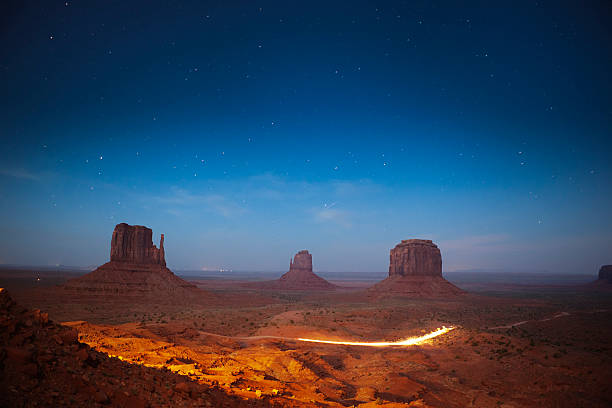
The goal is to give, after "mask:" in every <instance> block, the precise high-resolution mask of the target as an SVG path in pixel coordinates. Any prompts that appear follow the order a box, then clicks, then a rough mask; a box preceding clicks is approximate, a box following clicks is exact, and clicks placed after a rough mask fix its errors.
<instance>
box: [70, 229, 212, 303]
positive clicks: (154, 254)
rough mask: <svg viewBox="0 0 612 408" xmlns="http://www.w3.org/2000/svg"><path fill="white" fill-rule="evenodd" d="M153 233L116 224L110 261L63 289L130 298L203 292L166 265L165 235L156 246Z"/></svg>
mask: <svg viewBox="0 0 612 408" xmlns="http://www.w3.org/2000/svg"><path fill="white" fill-rule="evenodd" d="M152 237H153V232H152V231H151V229H150V228H147V227H143V226H140V225H128V224H125V223H121V224H117V226H116V227H115V230H114V231H113V237H112V239H111V251H110V259H111V260H110V262H107V263H105V264H104V265H102V266H100V267H98V268H97V269H96V270H94V271H92V272H90V273H88V274H87V275H85V276H82V277H79V278H76V279H71V280H69V281H68V282H66V284H65V285H64V289H65V290H69V291H77V292H78V293H81V294H94V295H95V294H98V295H105V296H108V295H121V296H122V297H130V298H139V297H140V298H145V299H146V298H149V299H151V298H159V300H160V301H164V300H165V301H173V302H175V301H187V300H191V301H193V300H194V299H197V298H199V297H201V296H202V295H206V294H207V293H206V292H205V291H202V290H200V289H197V288H196V286H195V285H193V284H191V283H189V282H186V281H184V280H183V279H181V278H179V277H178V276H176V275H175V274H174V273H172V271H171V270H170V269H168V268H167V267H166V259H165V253H164V235H163V234H162V235H161V240H160V244H159V248H157V247H156V246H155V245H153V240H152Z"/></svg>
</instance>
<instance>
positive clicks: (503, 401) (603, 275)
mask: <svg viewBox="0 0 612 408" xmlns="http://www.w3.org/2000/svg"><path fill="white" fill-rule="evenodd" d="M160 252H161V254H162V256H161V257H160V256H159V254H160ZM110 259H111V261H110V262H109V263H108V264H105V265H103V266H101V267H100V268H98V269H96V270H95V271H93V272H91V273H89V274H86V275H84V276H79V277H73V278H71V279H68V276H69V275H68V276H67V274H66V273H64V272H61V271H60V272H51V271H46V272H45V271H23V270H22V271H10V270H3V271H2V275H0V276H1V277H2V278H1V280H0V282H1V283H2V286H3V287H5V288H8V289H3V291H2V297H3V298H2V300H3V303H2V307H3V309H2V319H3V320H2V322H1V323H0V324H2V326H3V327H4V330H3V335H2V336H3V337H2V354H0V356H1V361H2V367H3V377H2V388H3V390H4V391H3V393H2V399H3V404H5V405H7V406H37V405H43V406H46V405H54V406H59V405H69V404H77V405H81V406H103V405H105V404H110V405H112V406H130V407H132V406H143V407H146V406H165V405H168V404H170V405H176V406H278V407H292V406H305V407H306V406H319V407H350V406H355V407H378V406H387V407H399V406H411V407H467V406H473V407H528V406H541V407H566V406H567V407H569V406H585V407H586V406H589V407H599V406H601V407H604V406H609V405H610V403H612V400H611V399H610V398H611V397H610V395H611V393H610V391H611V389H610V383H609V381H608V380H607V379H608V378H609V375H610V373H611V372H610V364H611V363H612V349H611V348H610V344H611V341H612V326H610V324H609V321H610V318H611V317H612V309H611V307H612V297H611V296H610V294H612V291H611V290H610V286H611V284H610V280H609V272H608V271H609V266H604V267H602V269H601V272H600V274H599V279H598V280H597V282H593V283H590V284H585V285H573V286H567V285H565V286H561V287H554V286H550V285H549V287H546V286H545V285H544V286H541V287H538V286H534V287H533V290H532V291H531V292H527V294H525V293H524V292H521V293H523V294H522V295H518V296H517V294H516V293H515V292H513V291H512V290H510V289H508V290H506V291H505V292H504V291H501V292H497V294H496V295H494V296H492V295H488V294H485V293H483V292H482V287H481V291H477V292H470V291H465V290H461V289H460V288H459V287H457V286H455V285H453V284H452V283H450V282H448V281H447V280H446V279H444V278H443V277H442V273H441V266H442V258H441V254H440V251H439V249H438V248H437V246H436V245H435V244H434V243H432V242H431V241H423V240H417V239H411V240H405V241H402V242H401V243H400V244H398V245H397V246H396V247H395V248H394V249H392V250H391V254H390V267H389V277H388V278H387V279H385V280H383V281H382V282H380V283H375V284H373V285H371V286H370V287H366V288H360V287H359V285H357V286H356V287H355V285H353V286H352V285H350V283H349V284H347V281H341V282H338V284H333V283H329V282H327V281H325V280H323V279H322V278H320V277H318V276H317V275H316V274H315V273H313V270H312V255H311V254H309V253H308V252H307V251H299V252H298V253H297V254H296V256H295V258H294V259H292V260H291V263H290V271H289V272H288V273H287V274H285V275H284V277H283V278H281V279H279V281H271V282H272V283H267V282H246V281H235V280H220V279H215V280H209V279H205V278H204V277H201V278H193V277H192V278H191V279H190V281H189V282H188V281H185V280H183V279H180V278H179V277H177V276H175V275H174V274H173V273H172V272H171V271H170V270H168V269H167V268H165V260H164V258H163V244H162V246H161V247H160V248H159V249H158V248H156V247H155V246H154V245H153V244H152V242H151V230H150V229H148V228H146V227H139V226H129V225H127V224H119V225H117V227H116V228H115V231H114V233H113V238H112V242H111V257H110ZM15 276H19V279H17V278H15ZM47 280H48V281H49V283H48V284H47V283H46V281H47ZM62 280H64V282H62ZM292 280H295V281H296V282H299V285H297V284H295V285H294V284H293V283H292V282H291V281H292ZM24 281H26V282H24ZM287 281H289V283H287V284H286V285H287V286H285V287H283V286H282V285H283V283H282V282H287ZM41 282H42V283H41ZM210 282H214V283H213V284H210ZM322 282H325V284H322ZM58 283H59V284H58ZM342 283H344V284H345V286H344V287H343V286H342ZM362 286H364V285H362ZM484 286H485V287H486V283H485V284H484ZM498 290H499V289H498ZM9 294H10V295H9ZM11 298H12V299H14V301H16V302H17V304H15V303H14V301H13V300H11ZM22 306H23V307H25V308H26V309H22ZM406 339H408V341H405V340H406ZM403 340H404V343H405V345H402V343H401V342H402V341H403ZM326 342H328V343H326ZM381 342H386V343H387V344H376V343H381ZM342 343H345V344H342ZM351 343H352V344H351Z"/></svg>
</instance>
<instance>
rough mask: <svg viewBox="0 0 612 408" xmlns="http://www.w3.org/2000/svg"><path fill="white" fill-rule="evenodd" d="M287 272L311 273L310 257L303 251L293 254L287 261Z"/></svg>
mask: <svg viewBox="0 0 612 408" xmlns="http://www.w3.org/2000/svg"><path fill="white" fill-rule="evenodd" d="M289 272H294V273H300V272H305V273H308V272H312V255H311V254H309V253H308V251H307V250H305V249H304V250H302V251H300V252H298V253H297V254H295V256H294V257H293V259H291V260H290V261H289Z"/></svg>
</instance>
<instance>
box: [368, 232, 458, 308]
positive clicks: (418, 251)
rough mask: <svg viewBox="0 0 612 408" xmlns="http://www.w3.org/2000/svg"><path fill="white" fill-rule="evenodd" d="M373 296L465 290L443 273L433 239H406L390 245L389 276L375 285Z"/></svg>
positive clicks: (436, 293) (412, 295)
mask: <svg viewBox="0 0 612 408" xmlns="http://www.w3.org/2000/svg"><path fill="white" fill-rule="evenodd" d="M368 291H369V293H370V294H371V295H372V296H374V297H384V296H397V295H401V296H410V297H437V296H452V295H457V294H460V293H463V291H462V290H461V289H459V288H458V287H456V286H455V285H453V284H452V283H450V282H449V281H447V280H446V279H444V278H443V277H442V256H441V254H440V249H439V248H438V246H437V245H436V244H434V243H433V242H432V241H431V240H424V239H406V240H403V241H402V242H400V243H399V244H397V245H396V246H395V248H393V249H391V251H390V254H389V277H388V278H387V279H385V280H383V281H381V282H379V283H377V284H376V285H374V286H372V287H371V288H370V289H369V290H368Z"/></svg>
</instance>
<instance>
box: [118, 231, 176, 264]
mask: <svg viewBox="0 0 612 408" xmlns="http://www.w3.org/2000/svg"><path fill="white" fill-rule="evenodd" d="M110 260H111V262H131V263H137V264H155V265H162V266H166V257H165V254H164V234H162V235H161V239H160V242H159V248H157V247H156V246H155V245H153V231H152V230H151V229H150V228H147V227H143V226H142V225H128V224H126V223H121V224H117V225H116V226H115V230H114V231H113V238H112V239H111V251H110Z"/></svg>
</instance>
